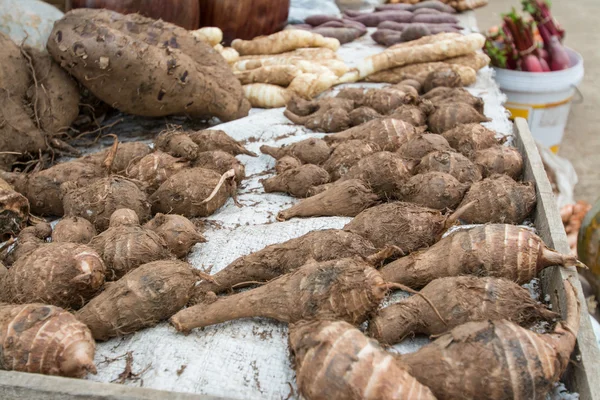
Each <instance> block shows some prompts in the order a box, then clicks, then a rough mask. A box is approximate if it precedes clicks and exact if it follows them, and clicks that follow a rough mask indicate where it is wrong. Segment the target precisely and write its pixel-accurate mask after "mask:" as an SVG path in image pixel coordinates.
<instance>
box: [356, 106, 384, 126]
mask: <svg viewBox="0 0 600 400" xmlns="http://www.w3.org/2000/svg"><path fill="white" fill-rule="evenodd" d="M348 117H349V118H350V126H353V127H354V126H358V125H362V124H364V123H365V122H369V121H372V120H374V119H379V118H383V115H381V114H379V113H378V112H377V111H375V110H373V109H372V108H371V107H366V106H361V107H358V108H355V109H354V110H352V111H350V113H348Z"/></svg>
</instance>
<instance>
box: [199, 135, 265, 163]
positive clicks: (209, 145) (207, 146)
mask: <svg viewBox="0 0 600 400" xmlns="http://www.w3.org/2000/svg"><path fill="white" fill-rule="evenodd" d="M190 138H191V139H192V140H193V141H194V143H196V145H197V146H198V151H199V152H204V151H212V150H222V151H224V152H226V153H229V154H232V155H234V156H237V155H241V154H243V155H247V156H252V157H256V153H254V152H252V151H250V150H248V149H246V148H245V147H244V146H243V145H242V144H241V143H240V142H238V141H237V140H235V139H234V138H232V137H231V136H229V135H228V134H227V133H225V132H224V131H221V130H218V129H206V130H203V131H197V132H193V133H190Z"/></svg>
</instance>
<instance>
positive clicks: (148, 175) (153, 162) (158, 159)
mask: <svg viewBox="0 0 600 400" xmlns="http://www.w3.org/2000/svg"><path fill="white" fill-rule="evenodd" d="M189 167H190V163H189V162H188V161H185V160H183V159H181V158H176V157H173V156H172V155H170V154H167V153H165V152H162V151H160V150H156V151H155V152H154V153H150V154H148V155H147V156H144V157H143V158H141V159H140V160H138V161H137V162H134V163H133V164H132V165H131V166H130V167H129V168H127V170H126V171H125V175H126V176H127V177H128V178H129V179H135V180H138V181H141V182H144V183H145V184H146V185H147V190H146V191H147V192H148V193H152V192H154V191H155V190H156V189H158V188H159V187H160V185H162V184H163V182H165V181H166V180H167V179H168V178H170V177H171V176H173V175H175V174H176V173H177V172H179V171H181V170H183V169H187V168H189Z"/></svg>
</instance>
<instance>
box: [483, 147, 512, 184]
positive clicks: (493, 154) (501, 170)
mask: <svg viewBox="0 0 600 400" xmlns="http://www.w3.org/2000/svg"><path fill="white" fill-rule="evenodd" d="M473 162H474V163H475V165H477V166H478V167H479V169H480V170H481V174H482V175H483V176H484V177H488V176H492V175H494V174H506V175H508V176H510V177H511V178H513V179H519V177H520V176H521V174H523V156H522V155H521V153H520V152H519V150H517V149H516V148H514V147H510V146H501V145H496V146H493V147H490V148H487V149H484V150H479V151H476V152H475V153H474V154H473Z"/></svg>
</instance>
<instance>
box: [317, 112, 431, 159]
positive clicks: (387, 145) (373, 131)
mask: <svg viewBox="0 0 600 400" xmlns="http://www.w3.org/2000/svg"><path fill="white" fill-rule="evenodd" d="M418 133H419V132H418V131H417V130H416V129H415V127H414V126H412V125H411V124H409V123H407V122H404V121H400V120H397V119H393V118H381V119H376V120H373V121H369V122H367V123H365V124H363V125H359V126H355V127H354V128H350V129H347V130H345V131H342V132H338V133H334V134H331V135H327V136H325V138H324V140H325V141H326V142H327V143H329V144H330V145H334V144H338V143H342V142H346V141H348V140H364V141H367V142H369V143H374V144H376V145H377V146H379V148H380V149H381V150H387V151H396V150H398V149H399V148H400V146H401V145H402V144H404V143H405V142H406V141H408V139H410V138H412V137H414V136H416V135H417V134H418Z"/></svg>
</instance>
